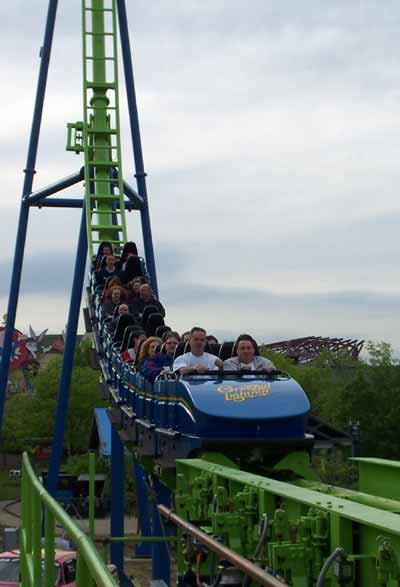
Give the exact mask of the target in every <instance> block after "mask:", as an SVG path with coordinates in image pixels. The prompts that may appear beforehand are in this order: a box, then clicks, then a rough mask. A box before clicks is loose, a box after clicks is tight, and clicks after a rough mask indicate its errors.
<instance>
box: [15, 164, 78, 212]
mask: <svg viewBox="0 0 400 587" xmlns="http://www.w3.org/2000/svg"><path fill="white" fill-rule="evenodd" d="M83 179H84V170H83V168H82V169H81V170H80V171H79V172H78V173H73V174H72V175H68V176H67V177H63V178H62V179H59V180H58V181H56V182H55V183H52V184H51V185H48V186H46V187H45V188H42V189H41V190H39V191H37V192H34V193H33V194H30V195H26V196H24V200H25V201H26V202H28V204H30V205H31V206H32V205H34V204H38V203H39V202H40V200H43V199H44V198H47V197H48V196H52V195H53V194H56V193H57V192H61V191H62V190H65V189H66V188H69V187H71V186H73V185H76V184H77V183H79V182H80V181H83Z"/></svg>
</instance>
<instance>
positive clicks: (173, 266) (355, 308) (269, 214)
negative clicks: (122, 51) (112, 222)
mask: <svg viewBox="0 0 400 587" xmlns="http://www.w3.org/2000/svg"><path fill="white" fill-rule="evenodd" d="M80 4H81V2H80V0H68V1H66V0H60V2H59V10H58V17H57V24H56V31H55V38H54V45H53V52H52V59H51V64H50V72H49V78H48V87H47V94H46V103H45V108H44V112H43V123H42V132H41V138H40V145H39V152H38V159H37V164H36V170H37V173H36V175H35V182H34V188H33V189H34V190H37V189H39V188H41V187H43V186H45V185H47V184H49V183H52V182H53V181H55V180H57V179H59V178H61V177H64V176H66V175H69V174H70V173H73V172H75V171H76V170H78V169H79V168H80V167H81V166H82V156H77V155H75V154H73V153H69V152H66V151H65V143H66V123H67V122H72V121H76V120H80V119H81V118H82V91H81V85H82V82H81V77H82V73H81V33H80V18H81V15H80ZM127 8H128V22H129V29H130V32H131V44H132V48H133V59H134V70H135V82H136V91H137V98H138V108H139V116H140V124H141V134H142V143H143V150H144V160H145V167H146V171H147V174H148V177H147V181H148V184H147V185H148V193H149V203H150V212H151V221H152V230H153V237H154V246H155V253H156V262H157V271H158V282H159V293H160V299H161V301H162V302H163V303H164V305H165V306H166V308H167V323H168V324H169V325H170V326H172V327H173V328H174V329H177V330H179V331H184V330H187V329H189V328H190V327H191V326H192V325H194V324H200V325H202V326H204V327H206V328H207V330H208V331H209V332H212V333H215V334H217V335H218V336H220V337H221V338H232V337H234V336H236V335H237V334H239V333H240V332H250V333H252V334H253V335H254V336H256V337H257V338H258V339H259V341H260V342H261V341H278V340H285V339H288V338H296V337H300V336H307V335H315V336H317V335H321V336H332V337H336V336H341V337H351V338H358V339H372V340H375V341H380V340H385V341H387V342H390V343H391V344H392V345H393V347H394V348H395V349H396V351H397V352H399V351H400V328H399V326H400V323H399V322H400V318H399V316H400V295H399V294H400V278H399V271H398V258H399V252H400V251H399V248H400V247H399V237H398V234H399V230H398V226H399V223H400V202H399V197H398V193H397V192H398V185H399V183H400V166H399V164H398V162H399V158H400V41H399V35H398V30H399V25H400V4H399V3H398V2H395V1H391V0H387V1H386V2H385V3H384V4H382V3H381V2H378V1H372V0H364V1H363V2H359V1H355V0H336V1H335V2H334V3H327V2H322V1H321V0H319V1H317V0H309V1H308V2H306V3H300V2H293V1H290V2H289V1H287V0H281V1H280V2H275V1H273V0H251V2H249V3H248V4H247V5H246V8H245V9H244V5H243V2H242V1H241V2H239V1H238V0H229V1H228V0H202V1H201V2H200V1H197V2H196V1H194V0H175V1H174V2H171V1H170V0H154V1H152V2H148V1H146V0H129V1H128V2H127ZM46 10H47V2H46V1H45V0H35V2H32V1H31V0H14V1H13V2H12V3H1V4H0V23H1V24H0V30H1V35H0V68H1V72H2V79H3V80H7V85H6V86H5V87H4V88H3V103H2V108H1V109H0V152H1V157H2V161H3V165H2V186H3V189H2V193H1V197H0V223H1V231H0V312H1V314H3V313H5V312H6V307H7V296H8V289H9V282H10V273H11V264H12V257H13V250H14V243H15V235H16V224H17V219H18V210H19V203H20V199H21V189H22V182H23V173H22V170H23V169H24V167H25V161H26V151H27V141H28V137H29V129H30V124H31V119H32V107H33V102H34V96H35V90H36V80H37V75H38V67H39V58H38V56H39V49H40V45H41V44H42V39H43V31H44V23H45V17H46ZM120 74H121V75H120V77H121V126H122V138H123V162H124V177H125V179H126V180H127V181H128V182H129V183H131V184H132V185H133V186H135V178H134V168H133V156H132V149H131V146H130V142H129V138H130V136H129V122H128V117H127V109H126V99H125V88H124V84H123V75H122V68H121V72H120ZM81 193H82V192H81V188H79V187H75V188H73V189H70V190H69V195H71V196H78V195H81ZM79 214H80V213H79V211H77V210H69V211H68V210H48V209H47V210H37V209H34V210H32V211H31V216H30V224H29V231H28V237H27V243H26V255H25V262H24V272H23V280H22V286H21V297H20V302H19V307H18V315H17V322H16V326H17V327H18V328H19V329H21V330H23V331H24V332H25V331H27V329H28V326H29V324H31V325H32V326H33V328H34V329H35V330H36V331H37V330H43V329H44V328H49V331H50V332H60V331H61V330H62V329H63V328H64V326H65V323H66V319H67V313H68V305H69V295H70V288H71V283H72V272H73V265H74V256H75V251H76V242H77V235H78V229H79ZM128 230H129V237H130V239H131V240H135V241H137V242H138V244H139V246H140V247H141V246H142V245H141V228H140V219H139V216H138V214H137V213H134V212H133V213H131V214H129V215H128ZM81 328H83V323H81Z"/></svg>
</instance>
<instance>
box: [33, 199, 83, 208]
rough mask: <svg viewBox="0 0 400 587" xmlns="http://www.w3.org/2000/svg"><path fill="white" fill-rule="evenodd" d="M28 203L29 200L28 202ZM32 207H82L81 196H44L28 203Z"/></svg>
mask: <svg viewBox="0 0 400 587" xmlns="http://www.w3.org/2000/svg"><path fill="white" fill-rule="evenodd" d="M28 203H29V202H28ZM29 205H30V206H33V207H34V208H82V206H83V199H82V198H46V199H45V200H39V202H34V203H33V204H29Z"/></svg>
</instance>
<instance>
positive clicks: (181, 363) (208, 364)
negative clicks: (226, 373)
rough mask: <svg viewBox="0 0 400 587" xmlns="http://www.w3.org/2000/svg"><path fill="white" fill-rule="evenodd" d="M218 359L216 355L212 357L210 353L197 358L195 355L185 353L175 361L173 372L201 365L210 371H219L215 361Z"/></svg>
mask: <svg viewBox="0 0 400 587" xmlns="http://www.w3.org/2000/svg"><path fill="white" fill-rule="evenodd" d="M217 359H218V357H216V356H215V355H211V354H210V353H203V354H202V355H201V356H199V357H197V356H196V355H194V354H193V353H185V354H184V355H181V356H180V357H178V358H177V359H175V361H174V366H173V371H177V370H178V369H182V367H194V366H195V365H201V366H202V367H204V368H205V369H208V371H215V370H216V369H218V367H217V365H216V364H215V361H216V360H217Z"/></svg>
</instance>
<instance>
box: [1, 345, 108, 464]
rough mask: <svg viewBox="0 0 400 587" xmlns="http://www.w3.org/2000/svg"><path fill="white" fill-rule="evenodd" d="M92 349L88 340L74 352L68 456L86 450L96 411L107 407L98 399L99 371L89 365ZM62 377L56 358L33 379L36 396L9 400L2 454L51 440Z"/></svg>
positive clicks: (67, 444) (5, 417)
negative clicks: (95, 409)
mask: <svg viewBox="0 0 400 587" xmlns="http://www.w3.org/2000/svg"><path fill="white" fill-rule="evenodd" d="M89 348H90V342H89V341H84V342H81V344H80V345H79V347H78V348H77V350H76V353H75V363H74V365H75V366H74V369H73V372H72V381H71V391H70V402H69V408H68V415H67V429H66V435H65V443H64V446H65V450H66V452H67V453H68V454H76V453H79V452H85V451H87V449H88V439H89V431H90V426H91V422H92V419H93V411H94V408H95V407H101V406H102V405H106V404H105V403H104V402H102V401H101V400H100V399H99V372H98V371H94V370H93V369H92V368H91V367H90V366H89V365H90V363H89V352H90V351H89ZM60 375H61V359H56V360H54V361H52V362H51V363H50V364H49V365H48V366H47V367H45V368H44V369H41V370H40V372H39V374H38V375H37V376H36V377H35V378H34V379H33V381H32V383H33V384H34V394H33V395H28V394H16V395H14V396H11V397H10V398H9V399H7V402H6V406H5V413H4V424H3V434H2V442H1V449H2V450H3V451H5V452H21V451H23V450H29V449H31V448H32V446H35V445H37V444H40V439H43V440H44V441H45V440H46V439H47V440H48V441H50V439H51V438H52V436H53V432H54V417H55V411H56V404H57V394H58V385H59V381H60Z"/></svg>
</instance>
